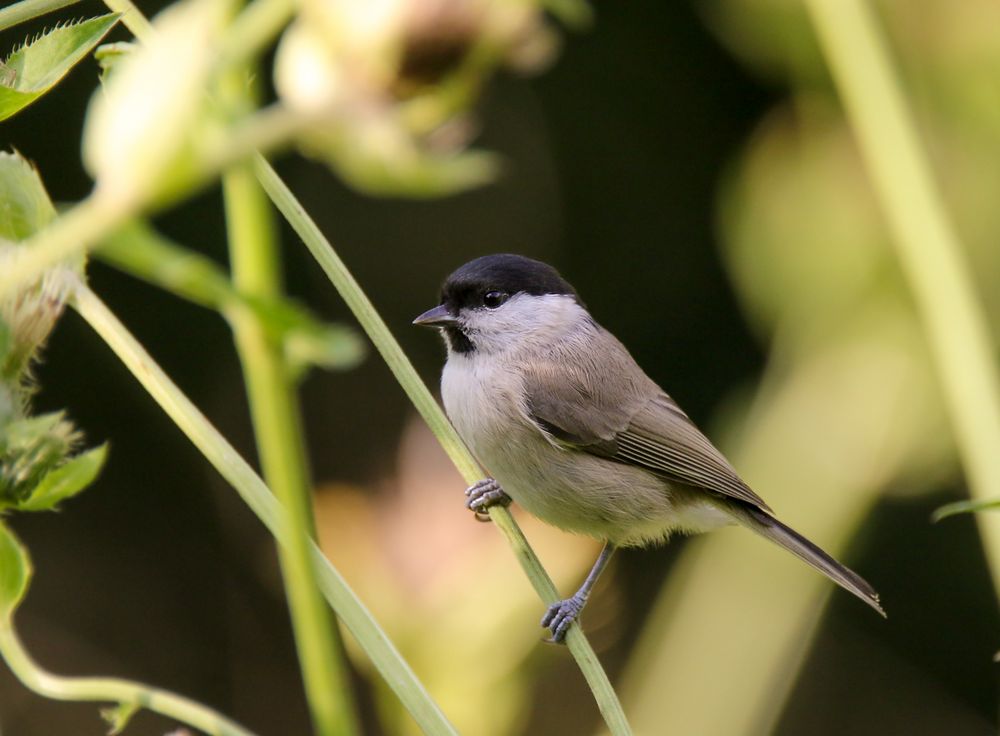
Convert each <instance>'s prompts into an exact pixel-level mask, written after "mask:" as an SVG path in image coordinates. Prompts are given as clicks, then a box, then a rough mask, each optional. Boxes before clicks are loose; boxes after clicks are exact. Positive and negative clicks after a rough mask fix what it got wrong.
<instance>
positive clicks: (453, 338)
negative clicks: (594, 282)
mask: <svg viewBox="0 0 1000 736" xmlns="http://www.w3.org/2000/svg"><path fill="white" fill-rule="evenodd" d="M518 294H529V295H532V296H544V295H548V294H554V295H559V296H568V297H571V298H572V299H573V301H574V302H576V303H577V304H580V305H581V306H582V305H583V302H581V301H580V297H579V296H578V295H577V293H576V290H575V289H574V288H573V287H572V286H571V285H570V284H569V282H567V281H566V280H565V279H564V278H563V277H562V276H560V275H559V272H558V271H556V270H555V269H554V268H552V266H550V265H548V264H547V263H542V262H541V261H536V260H534V259H532V258H528V257H526V256H520V255H515V254H512V253H498V254H496V255H490V256H482V257H480V258H476V259H475V260H472V261H469V262H468V263H466V264H465V265H463V266H460V267H459V268H457V269H456V270H455V271H454V272H453V273H452V274H451V275H450V276H449V277H448V278H447V279H445V282H444V285H443V286H442V287H441V303H440V304H439V305H438V306H436V307H434V308H433V309H429V310H428V311H426V312H424V313H423V314H421V315H420V316H419V317H417V318H416V319H415V320H413V324H415V325H425V326H428V327H440V328H442V329H444V331H445V334H446V335H447V336H448V337H449V338H450V344H451V346H452V347H453V348H454V349H456V350H458V351H459V352H467V351H470V350H472V349H473V348H472V345H471V343H469V341H468V335H466V334H464V332H463V331H462V330H461V329H460V325H459V314H460V312H462V311H463V310H478V309H485V310H493V309H498V308H499V307H500V306H501V305H503V304H504V303H505V302H506V301H507V300H508V299H509V298H510V297H512V296H516V295H518Z"/></svg>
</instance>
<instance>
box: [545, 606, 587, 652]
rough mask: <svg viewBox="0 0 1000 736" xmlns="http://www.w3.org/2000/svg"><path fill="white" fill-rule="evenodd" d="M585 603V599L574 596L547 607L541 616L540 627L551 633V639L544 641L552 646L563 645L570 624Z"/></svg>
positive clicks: (578, 614)
mask: <svg viewBox="0 0 1000 736" xmlns="http://www.w3.org/2000/svg"><path fill="white" fill-rule="evenodd" d="M586 602H587V599H586V598H581V597H580V596H576V595H574V596H573V597H572V598H567V599H566V600H563V601H556V602H555V603H553V604H552V605H551V606H549V610H547V611H546V612H545V615H544V616H542V626H544V627H545V628H547V629H548V630H549V631H551V632H552V638H551V639H546V641H550V642H552V643H553V644H562V643H564V642H565V640H566V632H567V631H569V626H570V624H572V623H573V622H574V621H576V619H577V618H578V617H579V616H580V611H582V610H583V606H584V604H585V603H586Z"/></svg>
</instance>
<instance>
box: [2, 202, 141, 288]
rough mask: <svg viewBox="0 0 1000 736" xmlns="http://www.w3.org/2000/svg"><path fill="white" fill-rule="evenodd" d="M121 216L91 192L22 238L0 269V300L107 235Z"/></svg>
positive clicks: (119, 220)
mask: <svg viewBox="0 0 1000 736" xmlns="http://www.w3.org/2000/svg"><path fill="white" fill-rule="evenodd" d="M122 219H123V216H122V215H121V213H120V212H118V211H117V210H116V209H114V208H112V207H108V206H106V205H105V203H104V201H103V200H101V199H99V198H98V197H95V196H94V195H91V196H89V197H87V198H86V199H85V200H83V201H82V202H80V203H78V204H77V205H75V206H74V207H73V208H72V209H69V210H67V211H66V212H64V213H63V214H61V215H60V216H59V217H57V218H56V219H55V220H53V221H52V222H51V223H49V225H48V226H47V227H45V229H43V230H42V231H40V232H39V233H37V234H35V235H33V236H32V237H31V238H29V239H28V240H25V241H23V242H22V243H21V244H20V246H19V247H18V248H17V249H16V250H15V251H14V254H13V255H12V256H11V258H10V259H9V260H8V261H7V263H6V264H5V265H4V268H3V271H0V299H3V298H5V297H8V296H9V295H10V294H11V293H13V291H14V289H16V288H17V287H18V286H19V285H21V284H25V283H29V282H31V281H34V280H35V279H37V278H40V277H41V275H42V274H43V273H44V272H45V271H47V270H49V269H50V268H52V267H53V266H55V265H56V264H57V263H59V262H60V261H65V260H68V259H69V258H72V257H73V256H77V257H79V255H78V254H79V253H80V251H81V250H82V249H83V248H84V247H86V246H88V245H93V244H94V243H97V242H100V241H101V240H103V239H104V238H105V237H107V236H108V235H109V234H111V232H113V231H114V229H115V228H116V227H117V226H118V224H119V223H120V222H121V220H122Z"/></svg>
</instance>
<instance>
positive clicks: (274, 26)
mask: <svg viewBox="0 0 1000 736" xmlns="http://www.w3.org/2000/svg"><path fill="white" fill-rule="evenodd" d="M297 8H298V5H297V4H296V3H295V2H294V0H253V2H251V3H249V4H248V5H247V6H246V7H245V8H244V9H243V10H242V12H241V13H240V14H239V15H238V16H236V20H235V21H233V25H232V27H231V28H230V29H229V31H228V33H227V34H226V41H225V44H224V45H223V47H222V51H221V53H220V64H221V65H223V66H237V65H239V64H242V63H246V62H247V61H249V60H250V59H252V58H253V57H254V56H256V55H257V54H259V53H261V51H262V50H263V49H264V48H265V47H266V46H267V45H268V44H269V43H270V42H271V41H273V40H274V39H275V38H276V37H277V36H278V34H279V33H281V31H282V29H283V28H284V27H285V26H286V25H288V22H289V21H290V20H291V19H292V17H293V16H294V15H295V11H296V9H297Z"/></svg>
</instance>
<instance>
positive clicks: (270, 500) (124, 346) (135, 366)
mask: <svg viewBox="0 0 1000 736" xmlns="http://www.w3.org/2000/svg"><path fill="white" fill-rule="evenodd" d="M71 304H72V306H73V307H74V308H75V309H76V310H77V311H78V312H79V313H80V315H81V316H82V317H83V318H84V319H85V320H86V321H87V323H88V324H90V326H91V327H92V328H93V329H94V331H95V332H97V333H98V334H99V335H100V336H101V338H102V339H103V340H104V341H105V342H106V343H107V344H108V346H109V347H110V348H111V349H112V351H114V353H115V355H117V356H118V359H119V360H121V361H122V363H124V364H125V367H126V368H128V369H129V371H131V372H132V374H133V375H134V376H135V377H136V379H137V380H138V381H139V383H141V384H142V386H143V388H145V389H146V391H148V392H149V394H150V396H152V397H153V399H154V400H155V401H156V403H157V404H159V405H160V407H161V408H162V409H163V410H164V411H165V412H166V413H167V416H169V417H170V419H171V420H172V421H173V422H174V424H176V425H177V426H178V427H179V428H180V430H181V431H182V432H184V434H185V435H186V436H187V437H188V439H190V440H191V442H192V443H193V444H194V446H195V447H197V448H198V450H199V451H200V452H201V453H202V454H203V455H204V456H205V458H206V459H207V460H208V461H209V462H210V463H211V464H212V466H213V467H214V468H215V469H216V470H217V471H219V474H220V475H222V477H223V478H225V479H226V481H228V482H229V484H230V485H231V486H232V487H233V488H235V489H236V491H237V493H239V494H240V497H241V498H242V499H243V500H244V501H245V502H246V504H247V506H249V507H250V509H251V510H252V511H253V512H254V514H256V515H257V517H258V518H259V519H260V520H261V521H262V522H263V523H264V525H265V526H266V527H267V528H268V529H269V530H270V532H271V533H272V534H273V535H274V537H275V539H277V540H278V543H279V544H285V543H286V541H285V540H286V539H287V538H288V533H287V532H286V523H287V521H286V515H285V514H282V513H279V506H278V503H277V501H276V500H275V498H274V495H273V494H272V493H271V491H270V490H269V489H268V487H267V486H266V485H265V484H264V481H263V480H261V479H260V477H259V476H258V475H257V474H256V473H255V472H254V471H253V469H252V468H251V467H250V466H249V465H248V464H247V463H246V461H245V460H244V459H243V458H242V457H240V455H239V453H238V452H237V451H236V450H235V449H234V448H233V447H232V445H230V444H229V443H228V442H227V441H226V439H225V437H223V436H222V435H221V434H220V433H219V431H218V430H217V429H216V428H215V427H213V426H212V424H211V422H209V421H208V419H206V418H205V416H204V415H203V414H202V413H201V412H200V411H199V410H198V407H196V406H195V405H194V404H193V403H192V402H191V400H190V399H188V398H187V396H185V395H184V393H183V392H182V391H181V390H180V389H179V388H178V387H177V386H176V385H175V384H174V382H173V381H171V380H170V377H169V376H167V374H166V373H164V371H163V369H162V368H160V367H159V366H158V365H157V364H156V361H155V360H153V358H152V356H151V355H150V354H149V353H147V352H146V350H145V349H144V348H143V347H142V345H141V344H140V343H139V342H138V341H137V340H136V339H135V337H133V336H132V334H131V333H130V332H129V331H128V330H127V329H126V328H125V326H124V325H123V324H122V323H121V322H120V321H119V320H118V318H117V317H115V315H114V314H113V313H112V312H111V311H110V310H109V309H108V308H107V306H106V305H105V304H104V303H103V302H102V301H101V300H100V299H99V298H98V297H97V295H96V294H94V293H93V292H92V291H91V290H90V288H89V287H88V286H86V285H85V284H82V283H81V284H79V285H77V286H76V287H75V288H74V290H73V298H72V301H71ZM312 560H313V565H314V566H315V567H316V571H317V575H318V577H319V585H320V588H321V589H322V591H323V595H324V596H325V597H326V599H327V601H329V603H330V605H331V606H333V609H334V610H335V611H336V612H337V615H338V616H339V617H340V619H341V621H343V622H344V625H345V626H347V628H348V630H349V631H350V632H351V633H352V634H353V635H354V638H355V639H356V640H357V641H358V643H359V644H360V645H361V647H362V648H363V649H364V650H365V652H366V653H367V654H368V656H369V658H370V659H371V661H372V664H374V665H375V668H376V669H377V670H378V671H379V673H380V674H381V675H382V677H383V678H385V681H386V683H387V684H388V685H389V687H390V688H392V690H393V692H395V693H396V695H397V697H399V699H400V701H401V702H402V703H403V706H404V707H405V708H406V709H407V710H408V711H409V712H410V714H411V715H412V716H413V718H414V720H416V722H417V724H418V725H419V726H420V728H421V729H422V730H423V731H424V733H426V734H431V735H434V736H437V735H439V734H440V735H443V736H455V734H456V731H455V729H454V727H453V726H452V725H451V724H450V723H449V722H448V720H447V718H445V716H444V714H443V713H442V712H441V710H440V709H439V708H438V706H437V704H436V703H435V702H434V700H433V699H432V698H431V696H430V695H429V694H428V693H427V691H426V690H425V689H424V687H423V685H422V684H421V682H420V680H418V679H417V677H416V675H415V674H414V673H413V671H412V670H411V669H410V667H409V665H408V664H407V663H406V661H405V660H404V659H403V658H402V656H401V655H400V654H399V652H398V651H397V650H396V648H395V647H394V646H393V644H392V642H391V641H390V640H389V638H388V637H387V636H386V635H385V632H383V631H382V629H381V628H379V625H378V623H376V621H375V619H374V618H373V617H372V615H371V613H370V612H369V611H368V610H367V609H366V608H365V607H364V604H362V603H361V601H360V600H359V599H358V598H357V596H356V595H355V594H354V591H352V590H351V588H350V587H349V586H348V585H347V583H346V582H345V581H344V579H343V578H342V577H341V576H340V573H339V572H337V570H336V568H334V567H333V565H331V564H330V561H329V560H327V559H326V557H324V556H323V553H322V552H320V550H319V548H318V547H316V546H315V545H312Z"/></svg>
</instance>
